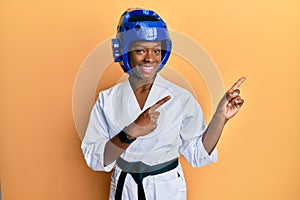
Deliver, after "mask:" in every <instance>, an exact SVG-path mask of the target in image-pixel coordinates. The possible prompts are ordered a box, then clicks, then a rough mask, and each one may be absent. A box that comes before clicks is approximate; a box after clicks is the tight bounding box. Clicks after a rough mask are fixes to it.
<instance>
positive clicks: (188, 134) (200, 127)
mask: <svg viewBox="0 0 300 200" xmlns="http://www.w3.org/2000/svg"><path fill="white" fill-rule="evenodd" d="M183 106H185V108H184V110H186V111H188V112H186V114H184V119H183V122H182V127H181V132H180V137H181V141H182V144H181V146H180V149H179V151H180V153H181V154H182V155H183V156H184V157H185V159H186V160H187V161H188V162H189V163H190V164H191V165H192V166H193V167H202V166H204V165H207V164H209V163H212V162H216V161H217V160H218V153H217V149H216V148H215V149H214V150H213V151H212V153H211V154H210V155H209V154H208V153H207V151H206V150H205V148H204V146H203V143H202V135H203V133H204V131H205V128H206V125H205V121H204V116H203V112H202V109H201V107H200V105H199V104H198V103H197V101H196V100H195V99H194V98H193V97H190V98H189V99H188V100H187V102H186V103H185V104H184V105H183Z"/></svg>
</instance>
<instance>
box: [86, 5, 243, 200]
mask: <svg viewBox="0 0 300 200" xmlns="http://www.w3.org/2000/svg"><path fill="white" fill-rule="evenodd" d="M171 48H172V42H171V40H170V38H169V34H168V30H167V26H166V24H165V22H164V21H163V20H162V19H161V18H160V17H159V15H157V14H156V13H155V12H154V11H151V10H143V9H129V10H127V11H126V12H125V13H124V14H123V15H122V16H121V19H120V23H119V25H118V33H117V38H116V39H114V40H113V51H114V57H115V61H116V62H120V64H121V66H122V68H123V69H124V71H125V72H127V73H128V74H129V78H128V80H126V81H125V82H122V83H119V84H117V85H115V86H113V87H112V88H110V89H108V90H105V91H102V92H100V94H99V97H98V99H97V101H96V103H95V105H94V107H93V110H92V112H91V116H90V121H89V124H88V127H87V130H86V135H85V137H84V139H83V141H82V150H83V154H84V156H85V159H86V162H87V164H88V165H89V166H90V167H91V168H92V169H93V170H99V171H111V170H112V169H114V172H113V174H112V181H111V189H110V197H109V198H110V199H111V200H112V199H116V200H118V199H128V200H134V199H139V200H141V199H148V200H155V199H175V200H176V199H180V200H184V199H186V184H185V180H184V175H183V171H182V168H181V165H180V163H179V162H178V157H179V155H183V156H184V158H185V159H186V160H187V161H188V162H189V163H190V164H191V165H192V166H193V167H201V166H203V165H206V164H209V163H211V162H215V161H216V160H217V150H216V148H215V147H216V145H217V142H218V140H219V138H220V136H221V133H222V130H223V127H224V125H225V124H226V122H227V121H228V120H229V119H230V118H232V117H233V116H234V115H235V114H236V113H237V112H238V111H239V109H240V108H241V106H242V105H243V103H244V100H243V99H242V98H241V97H240V95H239V93H240V91H239V89H238V87H239V86H240V85H241V84H242V82H243V81H244V80H245V78H244V77H243V78H241V79H239V80H238V81H237V82H236V83H235V84H234V85H233V86H232V88H230V89H229V90H228V91H227V92H226V94H225V95H224V97H223V98H222V99H221V100H220V102H219V105H218V107H217V110H216V112H215V114H214V116H213V118H212V120H211V121H210V123H209V125H208V126H207V127H206V125H205V121H204V117H203V113H202V110H201V107H200V105H199V104H198V102H197V101H196V100H195V99H194V97H193V96H192V94H190V93H189V92H188V91H187V90H185V89H183V88H181V87H179V86H177V85H175V84H173V83H171V82H170V81H168V80H165V79H164V78H162V77H161V76H160V75H159V74H158V72H159V71H160V70H161V69H162V68H163V66H164V65H165V64H166V62H167V60H168V58H169V55H170V53H171Z"/></svg>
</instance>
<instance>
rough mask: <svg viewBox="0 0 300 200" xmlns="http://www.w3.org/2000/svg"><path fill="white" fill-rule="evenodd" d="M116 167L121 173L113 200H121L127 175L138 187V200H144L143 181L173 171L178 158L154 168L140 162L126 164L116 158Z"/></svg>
mask: <svg viewBox="0 0 300 200" xmlns="http://www.w3.org/2000/svg"><path fill="white" fill-rule="evenodd" d="M117 165H118V167H120V168H121V169H122V172H121V174H120V176H119V180H118V184H117V189H116V195H115V200H121V199H122V192H123V187H124V182H125V178H126V175H127V174H128V173H129V174H130V175H131V176H132V178H133V179H134V181H135V182H136V184H137V185H138V199H139V200H146V196H145V191H144V187H143V179H144V178H145V177H147V176H151V175H157V174H161V173H164V172H167V171H170V170H172V169H175V168H176V167H177V166H178V158H175V159H173V160H171V161H168V162H165V163H162V164H158V165H154V166H149V165H146V164H144V163H142V162H127V161H125V160H123V159H122V158H118V160H117Z"/></svg>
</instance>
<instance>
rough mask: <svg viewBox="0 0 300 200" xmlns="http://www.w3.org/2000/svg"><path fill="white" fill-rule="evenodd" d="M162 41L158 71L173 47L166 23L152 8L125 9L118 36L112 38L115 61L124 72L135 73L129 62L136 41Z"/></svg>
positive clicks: (118, 28)
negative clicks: (132, 45) (130, 50)
mask: <svg viewBox="0 0 300 200" xmlns="http://www.w3.org/2000/svg"><path fill="white" fill-rule="evenodd" d="M138 40H142V41H149V42H156V41H161V46H162V59H161V63H160V66H159V67H158V70H157V72H159V71H160V70H161V69H162V68H163V67H164V65H165V64H166V62H167V60H168V58H169V56H170V53H171V49H172V42H171V40H170V37H169V33H168V29H167V25H166V23H165V22H164V21H163V19H162V18H161V17H160V16H159V15H158V14H157V13H155V12H154V11H152V10H145V9H140V8H134V9H132V8H130V9H128V10H127V11H125V12H124V13H123V14H122V16H121V18H120V21H119V24H118V27H117V36H116V38H115V39H112V49H113V56H114V61H115V62H119V63H120V65H121V67H122V68H123V70H124V72H127V73H129V74H133V71H132V69H131V67H130V63H129V57H128V53H129V49H130V45H131V43H132V42H134V41H138Z"/></svg>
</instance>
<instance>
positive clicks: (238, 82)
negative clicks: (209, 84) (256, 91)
mask: <svg viewBox="0 0 300 200" xmlns="http://www.w3.org/2000/svg"><path fill="white" fill-rule="evenodd" d="M245 80H246V77H245V76H243V77H242V78H240V79H239V80H238V81H237V82H235V84H233V86H232V87H231V88H230V91H234V90H236V89H238V88H239V87H240V85H241V84H242V83H243V82H244V81H245Z"/></svg>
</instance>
